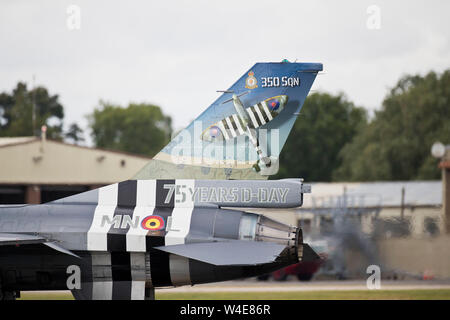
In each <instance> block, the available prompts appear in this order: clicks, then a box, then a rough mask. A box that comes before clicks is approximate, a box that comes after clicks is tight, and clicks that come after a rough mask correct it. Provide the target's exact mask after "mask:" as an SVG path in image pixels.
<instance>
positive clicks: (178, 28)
mask: <svg viewBox="0 0 450 320" xmlns="http://www.w3.org/2000/svg"><path fill="white" fill-rule="evenodd" d="M70 4H75V5H78V6H79V7H80V9H81V29H80V30H74V31H70V30H68V28H67V26H66V20H67V17H68V15H67V13H66V9H67V7H68V6H69V5H70ZM373 4H375V5H378V6H379V8H380V10H381V28H380V29H379V30H369V29H367V27H366V21H367V18H368V14H367V12H366V10H367V7H368V6H369V5H373ZM449 9H450V4H449V3H448V2H447V1H434V2H432V3H429V2H426V1H396V2H395V3H391V2H388V1H377V2H375V3H373V2H372V1H370V2H369V1H348V2H346V3H345V5H344V4H342V3H337V2H334V1H318V2H317V1H314V2H299V1H277V2H273V1H245V2H243V1H227V2H226V3H220V4H219V3H217V2H212V1H195V2H193V1H170V2H158V3H153V2H149V1H127V2H121V3H120V4H115V3H114V4H113V3H111V2H110V1H95V2H93V1H58V2H55V1H40V2H39V3H33V2H17V1H9V2H8V1H7V2H2V3H1V4H0V40H1V42H2V48H3V50H1V51H0V68H1V70H2V77H1V78H0V90H2V91H4V90H8V91H9V90H11V89H12V87H14V85H15V84H16V82H17V81H19V80H24V81H28V82H30V81H31V78H32V74H36V78H37V83H38V84H42V85H44V86H46V87H47V88H49V90H50V92H51V93H58V94H59V95H60V97H61V102H62V103H63V105H64V106H65V110H66V125H68V124H69V123H71V122H73V121H78V122H80V123H81V125H82V126H84V127H85V126H86V121H85V119H84V116H85V115H86V114H88V113H90V112H92V110H93V108H94V107H95V106H96V105H97V103H98V101H99V100H100V99H105V100H108V101H112V102H115V103H120V104H123V105H125V104H127V103H128V102H130V101H135V102H141V101H148V102H152V103H156V104H159V105H161V106H162V107H163V108H164V111H165V112H166V113H168V114H170V115H171V116H172V117H173V119H174V124H175V127H182V126H185V125H187V124H188V123H189V121H191V120H192V119H193V118H195V117H196V116H197V115H198V114H200V113H201V112H202V111H203V110H204V109H205V108H206V107H207V106H208V105H209V104H210V103H211V102H212V101H213V100H214V99H215V98H216V97H217V93H216V92H215V90H218V89H224V88H227V87H229V86H230V85H231V84H232V83H233V82H234V81H235V80H236V79H237V78H238V77H240V76H241V75H242V74H243V72H245V70H247V69H248V68H249V67H250V66H251V65H253V64H254V63H255V62H258V61H281V60H282V59H283V58H288V59H290V60H295V59H299V61H313V62H323V63H324V69H325V70H326V72H327V74H326V75H324V76H320V77H318V78H317V80H316V83H315V84H314V88H316V89H317V88H318V89H321V90H326V91H330V92H339V91H343V92H345V93H346V94H347V96H348V97H349V98H350V99H351V100H353V101H355V102H356V103H357V104H359V105H363V106H366V107H368V108H371V109H374V108H378V107H379V106H380V105H381V101H382V99H383V97H384V95H385V93H386V90H387V88H388V87H390V86H392V85H394V84H395V82H396V81H397V80H398V78H399V77H400V76H402V75H403V74H405V73H417V72H419V73H424V72H426V71H428V70H430V69H434V70H436V71H442V70H444V69H445V68H448V67H449V66H450V49H449V43H448V39H450V34H449V33H450V22H449V20H448V19H447V14H448V12H449Z"/></svg>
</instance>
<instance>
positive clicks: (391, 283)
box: [156, 279, 450, 293]
mask: <svg viewBox="0 0 450 320" xmlns="http://www.w3.org/2000/svg"><path fill="white" fill-rule="evenodd" d="M379 289H381V290H420V289H428V290H430V289H431V290H432V289H450V280H381V282H380V288H379ZM345 290H369V288H368V286H367V284H366V280H344V281H342V280H325V281H324V280H321V281H314V280H313V281H309V282H300V281H284V282H279V281H257V280H254V279H249V280H242V281H226V282H220V283H208V284H199V285H195V286H182V287H176V288H161V289H156V292H167V293H169V292H174V293H175V292H266V291H272V292H274V291H278V292H292V291H345ZM372 290H373V289H372Z"/></svg>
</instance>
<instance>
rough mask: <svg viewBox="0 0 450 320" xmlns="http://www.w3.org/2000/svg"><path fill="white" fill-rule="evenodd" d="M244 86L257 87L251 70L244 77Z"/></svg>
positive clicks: (248, 87) (256, 81)
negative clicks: (245, 77)
mask: <svg viewBox="0 0 450 320" xmlns="http://www.w3.org/2000/svg"><path fill="white" fill-rule="evenodd" d="M245 87H246V88H247V89H255V88H257V87H258V80H256V78H255V76H254V73H253V71H250V72H249V73H248V77H247V79H245Z"/></svg>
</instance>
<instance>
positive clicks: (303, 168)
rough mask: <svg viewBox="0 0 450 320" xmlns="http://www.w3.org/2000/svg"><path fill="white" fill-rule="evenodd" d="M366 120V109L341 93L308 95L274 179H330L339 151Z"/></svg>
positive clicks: (336, 165) (337, 162)
mask: <svg viewBox="0 0 450 320" xmlns="http://www.w3.org/2000/svg"><path fill="white" fill-rule="evenodd" d="M366 123H367V115H366V111H365V110H364V109H363V108H359V107H355V106H354V105H353V103H352V102H350V101H348V100H347V99H346V98H345V97H344V95H343V94H339V95H331V94H328V93H313V94H311V95H310V96H308V98H307V99H306V101H305V104H304V105H303V107H302V110H301V113H300V116H299V117H298V119H297V121H296V122H295V124H294V127H293V129H292V132H291V134H290V135H289V138H288V139H287V141H286V144H285V146H284V148H283V152H282V153H281V156H280V170H279V172H278V174H277V175H276V176H275V177H274V178H276V179H280V178H288V177H302V178H305V179H306V180H308V181H330V180H331V178H332V172H333V170H334V169H335V168H337V167H339V165H340V160H339V159H338V154H339V151H340V150H341V148H342V147H343V146H344V145H345V144H346V143H348V142H349V141H351V140H352V138H353V136H354V135H355V134H356V132H357V130H358V129H359V128H360V127H361V126H364V125H365V124H366Z"/></svg>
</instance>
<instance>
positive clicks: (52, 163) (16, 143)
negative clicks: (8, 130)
mask: <svg viewBox="0 0 450 320" xmlns="http://www.w3.org/2000/svg"><path fill="white" fill-rule="evenodd" d="M150 159H151V158H149V157H143V156H139V155H132V154H128V153H123V152H116V151H110V150H102V149H95V148H88V147H81V146H77V145H72V144H68V143H63V142H59V141H53V140H41V139H40V138H37V137H12V138H10V137H7V138H0V184H24V185H29V184H53V185H56V184H59V185H60V184H79V185H103V184H109V183H114V182H118V181H123V180H126V179H130V178H131V177H132V176H133V175H134V174H135V173H136V172H137V171H139V170H140V169H141V168H142V167H143V166H144V165H145V164H146V163H147V162H148V161H149V160H150Z"/></svg>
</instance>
